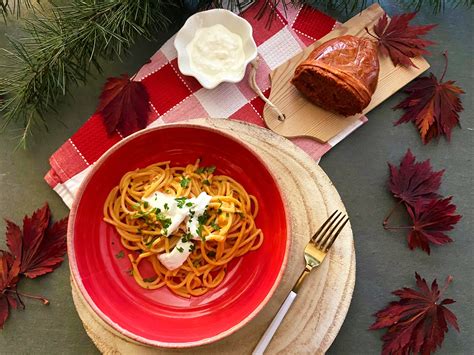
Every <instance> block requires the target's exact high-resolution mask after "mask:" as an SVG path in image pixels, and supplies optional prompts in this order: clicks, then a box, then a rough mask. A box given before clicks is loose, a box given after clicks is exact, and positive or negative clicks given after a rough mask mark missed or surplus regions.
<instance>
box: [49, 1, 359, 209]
mask: <svg viewBox="0 0 474 355" xmlns="http://www.w3.org/2000/svg"><path fill="white" fill-rule="evenodd" d="M258 8H259V6H258V4H257V5H256V6H252V7H250V8H248V9H247V10H245V11H244V12H243V13H242V14H241V16H242V17H244V18H245V19H246V20H247V21H249V22H250V24H251V25H252V27H253V36H254V39H255V42H256V43H257V46H258V54H259V56H260V59H261V60H260V66H259V69H258V73H257V83H258V85H259V87H260V88H261V89H262V91H263V92H264V94H265V95H268V94H269V92H270V80H269V73H270V71H271V70H273V69H275V68H276V67H278V66H279V65H280V64H282V63H284V62H285V61H286V60H288V59H290V58H291V57H293V56H294V55H296V54H297V53H299V52H300V51H301V50H302V48H304V47H306V46H308V45H309V44H311V43H313V42H314V41H316V40H317V39H319V38H321V37H322V36H324V35H326V34H327V33H328V32H329V31H331V30H332V29H333V27H334V26H335V25H336V22H335V20H334V19H332V18H330V17H328V16H327V15H325V14H323V13H321V12H319V11H317V10H314V9H312V8H310V7H308V6H303V7H300V8H292V7H289V8H288V10H287V12H286V16H284V11H283V9H282V8H281V7H279V8H278V9H277V11H278V15H277V18H276V19H275V21H273V22H272V25H271V27H270V28H267V27H266V21H265V20H260V21H259V20H257V19H256V18H255V17H256V13H257V11H258ZM173 41H174V37H172V38H171V39H170V40H168V41H167V42H166V43H165V44H164V45H163V46H162V47H161V48H160V49H159V50H158V51H157V52H156V53H155V54H154V55H153V57H152V58H151V60H150V61H149V62H148V63H146V64H145V65H144V66H143V67H142V68H141V69H140V70H139V72H138V74H137V75H136V77H135V80H139V81H141V82H142V83H143V84H144V85H145V87H146V89H147V90H148V93H149V96H150V103H151V106H152V111H151V113H150V116H149V119H148V123H149V126H148V127H154V126H157V125H160V124H164V123H170V122H177V121H182V120H186V119H191V118H199V117H228V118H229V119H234V120H242V121H245V122H250V123H253V124H256V125H259V126H264V123H263V120H262V112H263V106H264V102H263V101H262V100H261V99H260V98H259V97H258V96H257V95H256V94H255V93H254V92H253V91H252V89H251V88H250V87H249V85H248V72H247V74H246V77H245V78H244V80H242V81H241V82H240V83H237V84H231V83H224V84H221V85H219V86H218V87H217V88H215V89H213V90H207V89H204V88H203V87H201V85H200V84H199V83H198V82H197V81H196V80H195V79H194V78H192V77H188V76H184V75H182V74H181V73H180V72H179V69H178V65H177V58H176V57H177V54H176V50H175V48H174V46H173ZM248 69H249V68H248ZM117 74H119V73H117ZM365 121H366V118H365V117H364V118H362V119H361V120H360V121H359V122H357V124H356V125H354V126H353V127H351V128H349V129H347V130H346V131H345V132H342V133H341V134H339V135H338V136H336V137H334V138H333V139H331V140H330V141H329V142H328V143H326V144H321V143H317V142H316V141H314V140H311V139H309V138H296V139H292V141H293V142H294V143H295V144H297V145H298V146H300V147H301V148H302V149H303V150H305V151H306V152H307V153H308V154H309V155H311V156H312V157H313V158H314V159H316V160H319V158H321V156H323V155H324V154H325V153H326V152H327V151H329V150H330V149H331V148H332V147H333V146H334V145H335V144H337V143H338V142H339V141H341V140H342V139H343V138H344V137H346V136H347V135H349V134H350V133H351V132H352V131H354V130H355V129H356V128H357V127H359V126H360V125H362V124H363V123H364V122H365ZM121 139H123V136H122V135H121V134H120V132H117V133H114V134H113V135H112V136H108V135H107V133H106V130H105V127H104V125H103V123H102V121H101V117H100V116H99V115H97V114H96V115H93V116H92V117H90V118H89V119H88V120H87V121H86V122H85V124H84V125H83V126H82V127H81V128H80V129H79V130H78V131H77V132H76V133H75V134H74V135H73V136H72V137H71V138H69V139H68V140H67V141H66V142H65V143H64V144H63V145H62V146H61V147H60V148H59V149H58V150H57V151H56V152H55V153H54V154H53V155H52V156H51V158H50V164H51V169H50V170H49V171H48V173H47V174H46V176H45V180H46V182H47V183H48V184H49V185H50V186H51V187H52V188H53V189H54V190H55V191H56V192H57V193H58V194H59V195H60V196H61V198H62V199H63V200H64V202H65V203H66V205H68V206H71V205H72V202H73V200H74V196H75V193H76V192H77V189H78V187H79V185H80V184H81V182H82V180H83V179H84V177H85V176H86V175H87V173H88V172H89V171H90V169H91V166H92V165H93V164H94V162H95V161H96V160H97V159H99V158H100V156H101V155H102V154H103V153H105V152H106V151H107V150H108V149H109V148H110V147H112V146H113V145H114V144H115V143H117V142H118V141H120V140H121Z"/></svg>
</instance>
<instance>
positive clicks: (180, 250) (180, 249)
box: [176, 247, 184, 253]
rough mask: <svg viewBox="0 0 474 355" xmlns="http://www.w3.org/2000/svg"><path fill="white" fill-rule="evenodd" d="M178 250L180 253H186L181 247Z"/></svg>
mask: <svg viewBox="0 0 474 355" xmlns="http://www.w3.org/2000/svg"><path fill="white" fill-rule="evenodd" d="M176 249H178V251H179V252H180V253H182V252H183V251H184V249H183V248H181V247H177V248H176Z"/></svg>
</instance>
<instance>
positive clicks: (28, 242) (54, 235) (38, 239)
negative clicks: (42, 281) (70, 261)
mask: <svg viewBox="0 0 474 355" xmlns="http://www.w3.org/2000/svg"><path fill="white" fill-rule="evenodd" d="M50 217H51V215H50V210H49V206H48V205H47V204H45V205H44V206H43V207H42V208H40V209H38V210H37V211H35V212H34V213H33V215H32V216H31V217H28V216H25V218H24V219H23V232H22V231H21V230H20V227H18V226H17V225H16V224H15V223H13V222H11V221H8V220H7V246H8V248H9V249H10V251H11V253H12V255H14V257H15V258H16V259H18V260H21V263H20V265H21V266H20V273H21V274H23V275H25V276H26V277H29V278H35V277H37V276H40V275H44V274H47V273H49V272H51V271H53V270H54V269H55V268H57V267H58V266H59V265H60V264H61V262H62V261H63V260H64V254H65V253H66V232H67V218H65V219H62V220H60V221H58V222H56V223H54V224H52V225H51V226H49V224H50Z"/></svg>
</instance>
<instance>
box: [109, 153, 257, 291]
mask: <svg viewBox="0 0 474 355" xmlns="http://www.w3.org/2000/svg"><path fill="white" fill-rule="evenodd" d="M199 163H200V161H199V160H197V161H196V162H195V163H194V164H189V165H187V166H185V167H171V165H170V164H171V162H170V161H165V162H160V163H156V164H152V165H150V166H147V167H146V168H142V169H136V170H134V171H130V172H127V173H126V174H125V175H124V176H123V177H122V179H121V181H120V183H119V185H118V186H116V187H114V188H113V189H112V190H111V191H110V193H109V195H108V197H107V199H106V201H105V204H104V211H103V212H104V221H105V222H107V223H110V224H112V225H113V226H114V227H115V229H116V230H117V232H118V234H119V235H120V240H121V243H122V245H123V246H124V247H125V248H126V249H128V250H129V251H130V252H129V254H128V258H129V259H130V262H131V265H132V271H133V272H132V273H133V277H134V278H135V280H136V282H137V284H138V285H140V286H141V287H143V288H145V289H157V288H160V287H163V286H166V287H168V288H169V289H170V290H171V291H172V292H174V293H175V294H177V295H180V296H183V297H191V296H199V295H202V294H204V293H206V292H208V291H209V290H211V289H213V288H215V287H217V286H218V285H219V284H220V283H221V282H222V281H223V279H224V277H225V275H226V271H227V265H228V264H229V262H230V261H232V260H233V259H234V258H236V257H239V256H242V255H244V254H246V253H247V252H249V251H251V250H256V249H258V248H259V247H260V246H261V244H262V242H263V233H262V231H261V230H260V229H259V228H257V226H256V225H255V217H256V216H257V213H258V201H257V199H256V198H255V197H254V196H253V195H249V194H248V193H247V191H245V189H244V188H243V186H242V185H241V184H240V183H238V182H237V181H235V180H234V179H233V178H231V177H229V176H226V175H214V172H215V167H213V166H212V167H200V166H199ZM142 263H150V264H151V266H152V269H153V272H154V276H153V277H151V278H150V277H146V278H144V277H143V276H142V271H141V269H142V266H143V264H142Z"/></svg>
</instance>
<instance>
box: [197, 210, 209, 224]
mask: <svg viewBox="0 0 474 355" xmlns="http://www.w3.org/2000/svg"><path fill="white" fill-rule="evenodd" d="M209 217H210V216H209V213H207V211H205V212H204V213H203V214H202V215H200V216H199V217H198V222H199V224H205V223H206V222H207V220H208V219H209Z"/></svg>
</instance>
